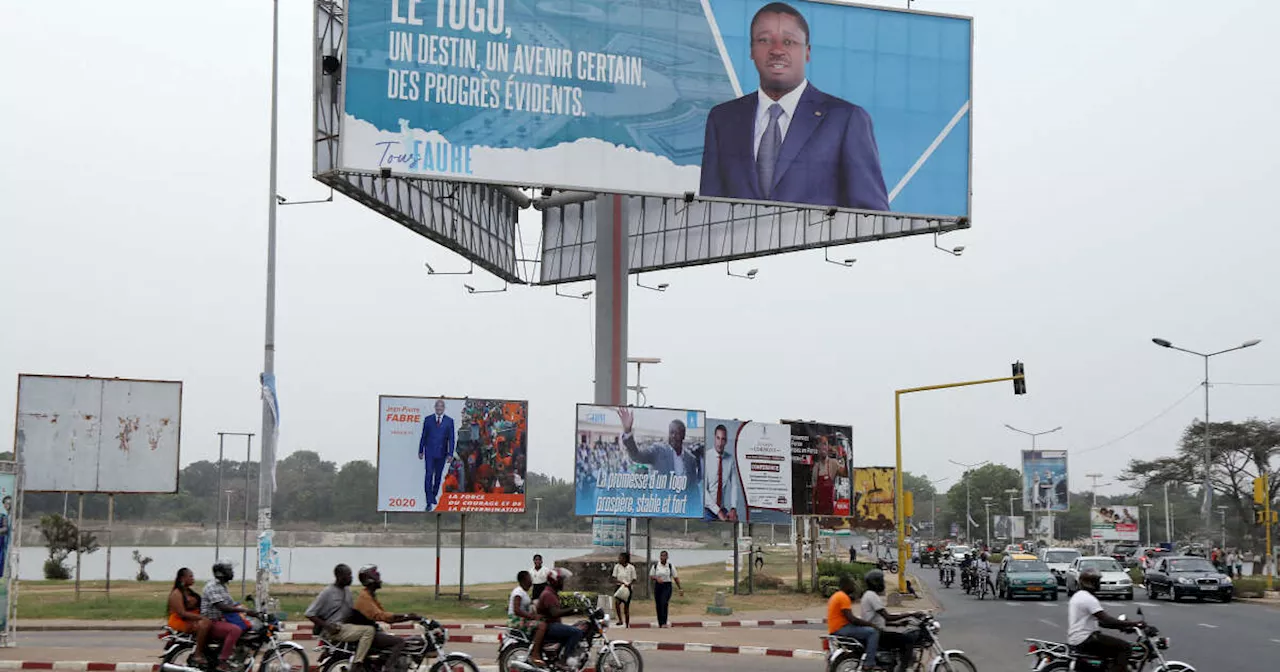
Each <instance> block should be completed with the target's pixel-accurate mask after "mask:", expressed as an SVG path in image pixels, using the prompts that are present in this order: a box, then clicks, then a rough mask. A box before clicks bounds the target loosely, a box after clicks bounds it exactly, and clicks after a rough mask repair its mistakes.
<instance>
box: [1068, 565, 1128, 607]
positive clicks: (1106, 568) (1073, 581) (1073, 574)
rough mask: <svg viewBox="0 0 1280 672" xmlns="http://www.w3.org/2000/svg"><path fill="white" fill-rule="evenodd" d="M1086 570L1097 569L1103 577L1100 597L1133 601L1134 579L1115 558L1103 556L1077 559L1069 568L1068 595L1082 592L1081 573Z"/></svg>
mask: <svg viewBox="0 0 1280 672" xmlns="http://www.w3.org/2000/svg"><path fill="white" fill-rule="evenodd" d="M1086 569H1095V570H1097V571H1098V573H1100V574H1101V575H1102V582H1101V584H1100V586H1099V588H1098V597H1108V596H1116V597H1123V598H1124V599H1126V600H1132V599H1133V579H1132V578H1130V577H1129V573H1128V572H1126V571H1125V570H1124V567H1121V566H1120V563H1118V562H1116V559H1115V558H1111V557H1107V556H1103V555H1086V556H1084V557H1081V558H1076V559H1075V561H1074V562H1072V563H1071V565H1070V566H1069V567H1067V571H1066V579H1067V594H1068V595H1072V594H1074V593H1075V592H1076V591H1077V590H1080V572H1083V571H1084V570H1086Z"/></svg>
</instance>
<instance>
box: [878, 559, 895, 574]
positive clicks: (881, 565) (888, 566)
mask: <svg viewBox="0 0 1280 672" xmlns="http://www.w3.org/2000/svg"><path fill="white" fill-rule="evenodd" d="M876 569H879V570H880V571H882V572H889V573H890V574H897V573H898V561H897V560H886V559H884V558H877V559H876Z"/></svg>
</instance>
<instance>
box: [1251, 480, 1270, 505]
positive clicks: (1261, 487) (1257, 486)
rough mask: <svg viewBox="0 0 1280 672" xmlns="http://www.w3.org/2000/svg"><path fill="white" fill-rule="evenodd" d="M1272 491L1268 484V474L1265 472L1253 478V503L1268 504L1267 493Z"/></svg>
mask: <svg viewBox="0 0 1280 672" xmlns="http://www.w3.org/2000/svg"><path fill="white" fill-rule="evenodd" d="M1270 491H1271V488H1269V487H1268V486H1267V475H1266V474H1263V475H1261V476H1259V477H1257V478H1255V479H1253V503H1254V504H1266V503H1267V495H1268V494H1269V493H1270Z"/></svg>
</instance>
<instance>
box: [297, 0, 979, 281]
mask: <svg viewBox="0 0 1280 672" xmlns="http://www.w3.org/2000/svg"><path fill="white" fill-rule="evenodd" d="M810 1H812V2H818V3H821V4H829V5H837V6H844V7H861V8H866V9H875V10H881V11H891V12H898V13H906V14H921V15H928V16H937V17H944V18H953V19H964V20H967V21H969V22H970V39H969V68H970V76H969V103H968V106H967V109H963V108H962V110H961V111H960V112H958V113H957V118H960V117H962V116H964V115H967V116H968V117H969V126H968V140H969V145H970V151H969V157H968V170H969V178H968V188H967V194H966V208H965V209H966V211H967V212H968V213H969V214H968V215H963V216H933V215H919V214H910V213H883V212H872V211H860V210H852V209H842V208H834V207H815V206H806V205H797V204H785V203H777V202H769V201H742V200H729V199H721V198H703V197H698V196H697V195H696V194H695V193H694V192H686V193H685V194H683V195H670V194H644V193H639V192H632V193H629V194H626V195H624V196H623V198H625V199H626V200H627V201H628V202H629V205H630V206H631V207H628V208H626V209H625V210H626V212H627V216H626V217H625V219H626V221H625V222H624V224H625V226H626V228H625V231H626V239H627V240H626V243H625V244H626V245H627V246H628V253H627V255H626V256H627V258H628V261H629V264H628V268H627V271H626V272H627V273H628V274H638V273H644V272H650V271H656V270H669V269H676V268H684V267H689V266H700V265H707V264H715V263H721V262H729V261H733V260H739V259H750V258H755V257H763V256H769V255H774V254H783V253H787V252H798V251H803V250H811V249H819V248H825V247H834V246H839V245H848V244H852V243H865V242H871V241H877V240H887V239H892V238H902V237H907V236H917V235H929V234H934V235H938V234H943V233H948V232H951V231H957V230H961V229H967V228H969V227H970V215H971V214H972V199H973V151H972V144H973V106H972V103H973V76H972V71H973V37H972V35H973V18H972V17H967V16H961V15H955V14H946V13H939V12H924V11H919V10H914V9H903V8H896V7H880V6H873V5H865V4H859V3H851V2H842V1H838V0H810ZM346 6H347V0H315V9H316V12H315V27H314V38H315V42H314V49H315V52H314V54H313V57H314V73H313V77H314V100H313V108H314V111H313V118H314V143H315V144H314V147H313V150H314V151H313V163H312V172H313V175H314V177H315V179H316V180H318V181H320V182H322V183H323V184H325V185H327V186H329V187H331V188H333V189H334V190H336V191H339V192H341V193H342V194H344V195H346V196H348V197H350V198H351V199H353V200H355V201H357V202H359V203H361V204H362V205H365V206H366V207H368V208H369V209H371V210H373V211H375V212H378V213H380V214H382V215H384V216H386V217H388V218H390V219H392V220H393V221H395V222H397V223H399V224H401V225H402V226H404V227H405V228H407V229H409V230H411V231H413V232H414V233H417V234H418V235H420V236H423V237H424V238H427V239H428V240H431V241H433V242H435V243H438V244H440V245H442V246H444V247H445V248H447V249H449V250H452V251H454V252H456V253H458V254H460V255H461V256H462V257H463V258H465V259H466V260H468V261H469V262H473V263H474V264H475V265H477V266H479V267H481V268H483V269H484V270H486V271H488V272H490V273H492V274H493V275H494V276H496V277H497V278H499V279H501V280H503V281H504V282H507V283H511V284H517V285H554V284H561V283H567V282H577V281H584V280H591V279H594V278H595V277H596V272H597V269H596V268H595V265H596V261H595V256H596V249H595V248H596V224H597V221H598V220H597V218H596V216H595V212H594V206H595V204H596V199H597V197H598V196H601V195H602V194H596V193H587V192H580V191H573V190H571V189H568V188H566V187H564V186H562V185H554V184H543V183H532V182H530V183H525V184H513V185H495V184H491V183H485V182H479V181H470V180H466V179H458V178H453V179H448V180H444V179H432V178H424V177H419V176H416V175H413V176H401V175H397V174H396V173H395V172H394V171H391V170H389V169H384V170H382V171H379V172H370V171H356V170H347V169H344V168H343V167H342V162H341V154H342V135H343V133H342V125H343V118H344V114H343V103H344V96H345V91H346V89H345V86H344V84H343V82H344V81H345V79H346V72H347V61H348V59H347V58H346V55H347V54H346V36H347V12H346ZM326 71H327V72H326ZM944 130H945V129H944ZM938 137H939V139H941V138H942V137H943V135H941V134H940V135H939V136H938ZM935 145H936V142H935ZM933 149H934V147H930V148H929V149H927V150H925V152H924V153H923V154H922V155H921V157H920V160H919V162H918V163H917V167H918V165H919V163H922V162H923V161H924V160H925V159H927V158H928V156H930V154H931V152H932V150H933ZM912 174H914V168H913V169H912V171H909V172H908V176H907V178H904V179H908V178H909V177H910V175H912ZM529 190H532V191H529ZM538 190H541V195H542V198H541V199H538V198H534V197H532V196H531V195H530V194H536V193H538ZM526 191H529V193H526ZM557 191H558V193H555V192H557ZM553 193H554V195H553ZM530 205H532V206H533V207H535V208H537V209H538V210H540V211H542V213H543V218H542V225H541V226H542V229H541V232H540V234H539V239H540V240H539V243H538V245H537V249H536V251H535V252H534V254H535V255H537V256H536V257H535V258H533V259H526V258H522V257H521V254H522V239H521V231H520V227H519V224H518V214H519V211H520V210H521V209H523V208H527V207H529V206H530ZM713 234H714V235H715V237H717V238H718V239H719V240H718V241H715V240H713ZM539 267H540V268H539Z"/></svg>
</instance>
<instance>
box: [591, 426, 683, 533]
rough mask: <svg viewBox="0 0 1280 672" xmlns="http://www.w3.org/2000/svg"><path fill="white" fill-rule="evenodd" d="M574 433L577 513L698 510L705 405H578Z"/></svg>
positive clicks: (672, 514)
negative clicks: (696, 408) (695, 408)
mask: <svg viewBox="0 0 1280 672" xmlns="http://www.w3.org/2000/svg"><path fill="white" fill-rule="evenodd" d="M576 434H577V436H576V444H577V445H576V447H575V449H574V490H575V498H574V512H575V513H576V514H577V515H579V516H617V517H622V518H701V517H702V516H703V494H704V492H703V489H704V487H705V481H704V474H705V472H706V465H705V461H706V449H707V422H706V414H705V413H704V412H702V411H693V410H687V409H672V408H650V407H645V408H632V407H628V406H595V405H591V404H579V405H578V409H577V431H576Z"/></svg>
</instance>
